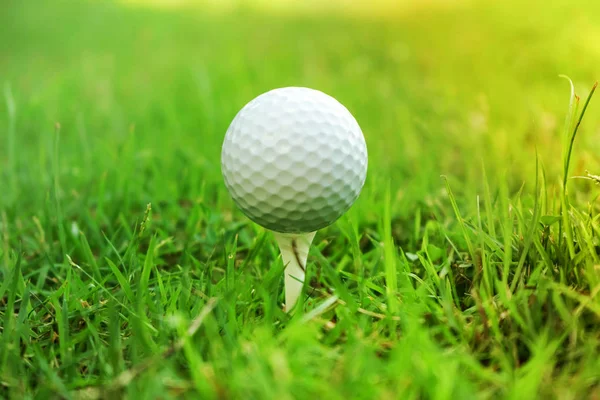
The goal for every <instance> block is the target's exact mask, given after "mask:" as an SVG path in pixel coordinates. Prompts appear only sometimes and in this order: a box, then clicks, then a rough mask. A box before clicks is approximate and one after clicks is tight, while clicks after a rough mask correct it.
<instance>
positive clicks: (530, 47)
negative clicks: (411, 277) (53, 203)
mask: <svg viewBox="0 0 600 400" xmlns="http://www.w3.org/2000/svg"><path fill="white" fill-rule="evenodd" d="M599 17H600V5H599V3H597V2H587V3H586V4H583V3H581V2H579V3H577V5H573V4H572V2H570V1H566V0H565V1H553V2H552V4H551V5H549V4H547V2H544V1H538V0H534V1H529V2H527V3H526V4H524V3H522V2H520V1H512V0H509V1H503V2H494V1H468V0H464V1H461V0H459V1H451V0H427V1H418V2H417V1H397V2H396V1H391V0H389V1H383V0H380V1H375V2H347V1H328V2H318V1H308V2H292V1H284V0H280V1H266V0H261V1H222V2H221V1H203V2H193V1H185V0H180V1H175V0H174V1H168V0H152V1H141V0H124V1H79V2H69V1H39V2H38V1H36V2H33V1H12V0H9V1H5V2H4V3H3V5H2V12H1V13H0V26H2V33H1V35H0V81H1V82H0V83H1V85H2V93H3V96H2V101H1V102H0V126H1V127H2V131H1V132H2V140H1V142H0V143H1V145H0V162H1V166H2V170H1V175H0V183H1V185H2V193H3V195H2V196H1V198H0V205H2V206H3V208H5V209H6V210H8V212H9V215H10V212H11V210H13V211H15V210H16V208H17V207H18V208H21V210H22V209H23V207H24V208H25V209H27V210H31V212H34V211H35V210H39V209H43V208H44V207H45V204H46V199H47V195H46V194H47V192H48V188H49V187H50V184H51V181H52V179H53V174H52V173H51V171H54V170H56V171H58V173H59V175H60V179H61V182H62V184H61V189H60V194H59V195H60V196H62V197H64V199H65V203H64V204H65V207H66V210H65V212H66V213H69V212H70V211H69V209H71V210H72V212H73V213H76V210H78V209H79V207H80V206H82V205H84V206H85V208H86V209H89V208H90V207H91V208H93V209H94V218H100V219H104V221H105V223H106V225H110V224H111V223H112V222H111V221H114V220H115V218H117V216H118V215H117V214H115V213H116V212H118V211H117V210H119V211H123V212H125V213H127V211H128V210H136V212H142V211H143V209H144V206H145V204H146V203H148V202H150V201H152V202H153V203H155V204H165V206H168V205H173V206H175V207H177V206H178V205H179V204H180V203H181V202H186V201H197V200H198V199H203V200H202V201H203V202H205V203H206V204H208V205H210V206H217V207H219V209H220V210H234V207H233V205H232V203H231V201H230V200H229V198H228V196H227V194H226V192H225V190H224V186H223V184H222V182H221V176H220V166H219V157H220V146H221V142H222V139H223V135H224V133H225V131H226V129H227V127H228V125H229V123H230V121H231V120H232V119H233V117H234V116H235V113H236V112H237V111H238V110H239V109H240V108H241V107H242V106H243V105H244V104H245V103H246V102H248V101H249V100H250V99H252V98H254V97H255V96H257V95H258V94H260V93H262V92H265V91H267V90H269V89H272V88H275V87H282V86H291V85H293V86H308V87H312V88H317V89H320V90H322V91H324V92H326V93H328V94H330V95H332V96H334V97H336V98H337V99H339V100H340V101H341V102H342V103H343V104H345V105H346V106H347V107H348V108H349V109H350V110H351V112H352V113H353V114H354V115H355V116H356V118H357V120H358V121H359V123H360V125H361V127H362V129H363V131H364V133H365V136H366V138H367V143H368V148H369V154H370V169H369V179H368V182H367V187H366V190H365V194H364V196H362V197H365V198H366V199H365V200H361V201H360V202H359V205H358V209H359V211H357V215H359V214H360V215H364V216H365V218H366V219H367V220H369V219H371V220H375V219H376V218H377V216H376V215H375V214H373V211H370V207H367V205H370V204H372V202H371V200H376V199H378V198H380V195H381V190H382V189H381V188H382V187H385V186H386V182H388V181H390V182H391V186H392V191H393V194H394V196H395V197H394V199H395V202H394V207H395V210H394V211H393V212H394V213H395V214H397V215H398V216H402V215H404V216H409V215H411V214H413V213H414V211H415V209H416V208H417V207H431V206H435V204H436V202H438V201H439V199H438V197H439V196H440V193H442V192H443V185H442V182H441V180H440V175H447V176H449V177H450V179H451V180H454V181H455V182H454V183H455V190H456V191H457V192H458V193H460V194H461V195H463V196H462V198H464V199H467V201H472V199H473V198H474V196H475V195H476V194H477V193H478V192H479V191H480V188H481V181H482V165H483V164H484V165H485V167H486V170H487V172H488V175H490V176H491V177H492V181H493V180H494V179H496V177H497V178H498V179H504V178H505V177H506V179H508V180H509V182H510V184H511V185H512V186H511V187H512V188H513V189H518V188H519V187H520V186H521V184H522V183H523V182H526V181H528V180H529V183H532V181H533V179H528V176H532V174H533V173H534V168H535V163H534V162H533V160H534V158H535V152H536V149H537V152H539V154H540V156H541V161H542V162H543V164H544V166H545V169H546V172H547V175H548V177H549V178H548V180H549V182H550V183H553V182H556V181H557V176H558V172H559V171H560V168H561V165H560V162H558V160H559V159H560V148H561V147H560V146H561V140H560V135H561V129H562V126H563V118H564V115H565V112H566V110H567V106H568V100H569V85H568V82H567V81H565V80H562V79H560V78H559V77H558V75H559V74H566V75H569V76H570V77H571V78H572V79H573V80H574V82H575V84H576V88H577V91H578V93H583V95H584V96H585V95H586V94H587V91H588V90H589V88H590V87H591V85H592V84H593V82H594V81H595V79H596V78H598V75H599V74H598V71H599V70H598V65H600V46H598V42H599V40H600V25H599V24H598V23H597V21H598V20H599ZM598 110H599V109H598V108H597V106H596V105H595V104H594V102H593V101H592V105H591V108H590V110H589V112H588V115H587V117H586V120H585V121H584V126H583V129H582V133H581V135H580V137H578V139H577V144H576V148H575V154H576V156H575V161H576V163H575V169H574V170H573V174H580V173H583V171H584V170H585V169H589V170H590V171H591V172H594V168H596V171H598V157H597V154H598V151H599V150H600V141H599V140H598V135H599V134H600V124H599V121H600V112H598ZM57 122H58V123H60V126H61V128H60V135H59V136H60V139H59V145H58V147H57V148H56V149H55V145H56V138H57V135H56V128H55V123H57ZM55 150H58V153H57V154H55ZM55 156H56V160H57V162H56V165H55V166H53V164H52V160H53V159H54V157H55ZM53 168H54V169H53ZM581 185H584V186H585V185H587V183H585V182H582V183H581ZM362 197H361V199H362ZM107 204H108V205H119V207H113V208H112V209H111V208H110V207H109V206H107ZM361 207H362V208H361ZM140 210H142V211H140ZM233 212H234V213H235V212H237V211H233ZM125 215H127V214H125ZM235 215H237V217H239V216H240V214H235ZM237 217H236V218H237Z"/></svg>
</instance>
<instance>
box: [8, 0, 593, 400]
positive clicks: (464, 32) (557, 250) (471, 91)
mask: <svg viewBox="0 0 600 400" xmlns="http://www.w3.org/2000/svg"><path fill="white" fill-rule="evenodd" d="M588 3H589V4H585V3H581V4H580V5H579V6H576V5H573V4H571V2H569V1H566V0H564V1H557V2H553V5H552V7H550V6H548V5H547V4H546V2H542V1H538V0H534V1H531V2H527V3H526V5H524V3H523V2H518V1H516V0H511V1H509V2H502V3H498V4H495V3H492V2H487V1H483V2H470V1H462V2H456V3H451V2H435V1H429V2H425V3H423V4H422V5H408V4H404V5H401V6H397V7H391V8H390V9H375V11H378V12H369V10H366V9H365V10H362V12H348V13H342V12H333V11H332V9H331V8H327V9H319V8H318V7H314V8H304V9H302V10H301V11H295V12H294V11H293V10H289V9H285V8H277V9H269V7H268V6H267V5H266V4H267V3H266V2H263V3H261V4H262V5H261V6H260V7H254V6H252V5H251V4H246V3H233V4H237V5H235V6H230V7H227V8H218V7H215V5H214V4H212V5H211V4H205V5H203V6H191V5H189V4H188V5H184V6H182V7H168V8H164V7H158V6H152V7H150V6H143V5H141V4H139V3H138V4H135V3H134V4H131V3H130V4H125V3H114V2H77V3H74V2H73V3H71V2H61V1H57V2H31V1H10V0H9V1H5V3H4V4H3V7H2V12H0V26H1V27H2V34H0V81H1V82H0V83H1V84H2V93H3V96H2V102H0V168H1V170H0V192H1V195H0V277H1V281H0V333H1V335H0V397H1V398H14V399H17V398H18V399H24V398H118V397H124V398H136V399H138V398H175V397H181V398H203V399H210V398H215V399H229V398H232V399H233V398H261V399H262V398H279V399H288V398H300V399H303V398H328V399H345V398H365V399H368V398H381V399H394V398H402V399H422V398H431V399H450V398H461V399H467V398H515V399H524V398H534V397H541V398H561V399H569V398H586V397H587V398H599V397H600V357H599V353H600V295H599V293H600V253H599V246H600V243H599V235H600V223H599V222H598V219H599V218H600V217H599V206H598V205H599V203H598V193H599V191H598V187H597V186H595V184H594V183H598V182H600V179H599V178H598V177H597V176H595V175H596V174H600V159H599V158H598V156H597V155H598V154H599V151H600V141H598V134H599V132H600V109H599V108H598V106H597V100H598V99H594V98H591V101H590V103H589V106H588V107H587V111H586V115H585V118H583V120H582V122H581V123H580V124H579V118H580V116H581V114H582V111H583V110H584V106H585V105H586V104H587V103H586V101H587V100H588V93H589V92H590V90H591V89H592V86H593V83H594V81H595V80H596V79H597V78H598V69H597V66H598V65H599V64H600V52H598V47H597V43H598V40H600V28H599V27H598V24H597V23H596V21H598V19H599V18H600V6H598V5H595V4H592V2H588ZM388 6H389V4H388ZM371 11H372V10H371ZM559 74H566V75H569V76H570V77H571V78H573V79H574V83H575V85H574V86H575V92H576V93H577V94H579V96H576V95H571V92H570V86H569V82H568V81H567V80H565V79H561V78H559V77H558V75H559ZM289 85H296V86H309V87H314V88H318V89H321V90H323V91H325V92H327V93H329V94H331V95H333V96H335V97H336V98H338V99H339V100H340V101H341V102H342V103H344V104H345V105H346V106H347V107H348V108H349V109H350V110H351V111H352V112H353V114H354V115H355V116H356V118H357V120H358V121H359V123H360V124H361V127H362V129H363V131H364V133H365V136H366V140H367V145H368V149H369V157H370V161H369V174H368V178H367V183H366V185H365V188H364V190H363V193H362V195H361V197H360V198H359V200H358V202H357V203H356V204H355V206H354V207H353V208H352V209H351V211H350V212H349V213H348V214H347V215H346V216H344V217H343V218H341V219H340V220H339V221H338V222H336V223H335V224H334V225H333V226H331V227H329V228H327V229H324V230H322V231H320V232H318V234H317V236H316V238H315V243H314V246H313V248H312V249H311V253H310V255H309V265H308V274H309V282H308V283H307V285H306V288H305V295H304V303H303V306H302V307H301V308H300V309H297V310H296V312H295V313H294V314H293V315H292V316H290V315H287V314H285V313H284V312H283V311H282V303H283V287H282V285H283V277H282V270H283V265H282V261H281V259H280V258H279V255H278V250H277V248H276V244H275V241H274V239H273V237H272V235H271V234H269V233H267V232H265V231H264V230H263V229H262V228H260V227H258V226H256V225H254V224H252V223H250V222H249V221H248V220H247V219H246V218H245V217H244V216H243V215H242V214H241V212H240V211H239V210H237V209H236V207H235V206H234V204H233V203H232V200H231V199H230V197H229V196H228V194H227V192H226V190H225V187H224V185H223V182H222V178H221V174H220V166H219V155H220V146H221V142H222V139H223V135H224V132H225V131H226V129H227V126H228V124H229V123H230V121H231V120H232V118H233V117H234V115H235V113H236V112H237V111H238V110H239V109H240V108H241V107H242V106H243V105H244V104H245V103H246V102H247V101H249V100H250V99H251V98H253V97H255V96H256V95H258V94H259V93H262V92H264V91H266V90H268V89H271V88H273V87H281V86H289ZM586 171H589V174H590V175H587V174H588V172H586ZM575 176H580V177H584V178H585V179H572V177H575Z"/></svg>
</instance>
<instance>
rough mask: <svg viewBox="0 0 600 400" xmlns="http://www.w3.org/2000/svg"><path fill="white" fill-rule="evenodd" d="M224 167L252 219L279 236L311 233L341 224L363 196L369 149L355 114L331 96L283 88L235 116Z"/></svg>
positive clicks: (229, 184) (240, 203)
mask: <svg viewBox="0 0 600 400" xmlns="http://www.w3.org/2000/svg"><path fill="white" fill-rule="evenodd" d="M221 169H222V172H223V178H224V180H225V185H226V186H227V189H228V190H229V193H230V194H231V196H232V197H233V200H234V201H235V203H236V204H237V205H238V206H239V207H240V209H241V210H242V211H243V212H244V214H246V215H247V216H248V217H249V218H250V219H251V220H252V221H254V222H256V223H257V224H259V225H261V226H263V227H265V228H267V229H271V230H273V231H276V232H282V233H301V232H313V231H316V230H318V229H321V228H324V227H325V226H328V225H330V224H331V223H333V222H334V221H335V220H337V219H338V218H339V217H340V216H341V215H342V214H344V213H345V212H346V211H347V210H348V209H349V208H350V206H351V205H352V204H353V203H354V201H355V200H356V198H357V197H358V195H359V194H360V191H361V189H362V187H363V184H364V182H365V177H366V175H367V146H366V144H365V138H364V136H363V133H362V131H361V129H360V127H359V126H358V123H357V122H356V120H355V119H354V117H353V116H352V114H350V112H349V111H348V110H347V109H346V107H344V106H343V105H342V104H340V103H339V102H338V101H337V100H336V99H334V98H333V97H331V96H329V95H327V94H325V93H323V92H320V91H318V90H313V89H308V88H301V87H287V88H280V89H274V90H271V91H269V92H267V93H264V94H262V95H260V96H258V97H256V98H255V99H254V100H252V101H250V102H249V103H248V104H246V106H244V108H242V109H241V110H240V112H238V114H237V115H236V116H235V118H234V120H233V122H232V123H231V125H230V126H229V129H228V130H227V133H226V134H225V140H224V143H223V149H222V153H221Z"/></svg>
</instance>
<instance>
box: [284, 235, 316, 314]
mask: <svg viewBox="0 0 600 400" xmlns="http://www.w3.org/2000/svg"><path fill="white" fill-rule="evenodd" d="M273 233H274V235H275V240H277V244H278V245H279V250H280V251H281V258H282V259H283V265H284V266H285V270H284V274H285V280H284V285H285V311H286V312H290V311H291V309H292V308H294V305H296V302H297V301H298V297H300V293H302V286H303V285H304V277H305V275H306V259H307V258H308V250H309V249H310V245H311V243H312V241H313V238H314V237H315V233H316V232H309V233H279V232H273Z"/></svg>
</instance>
